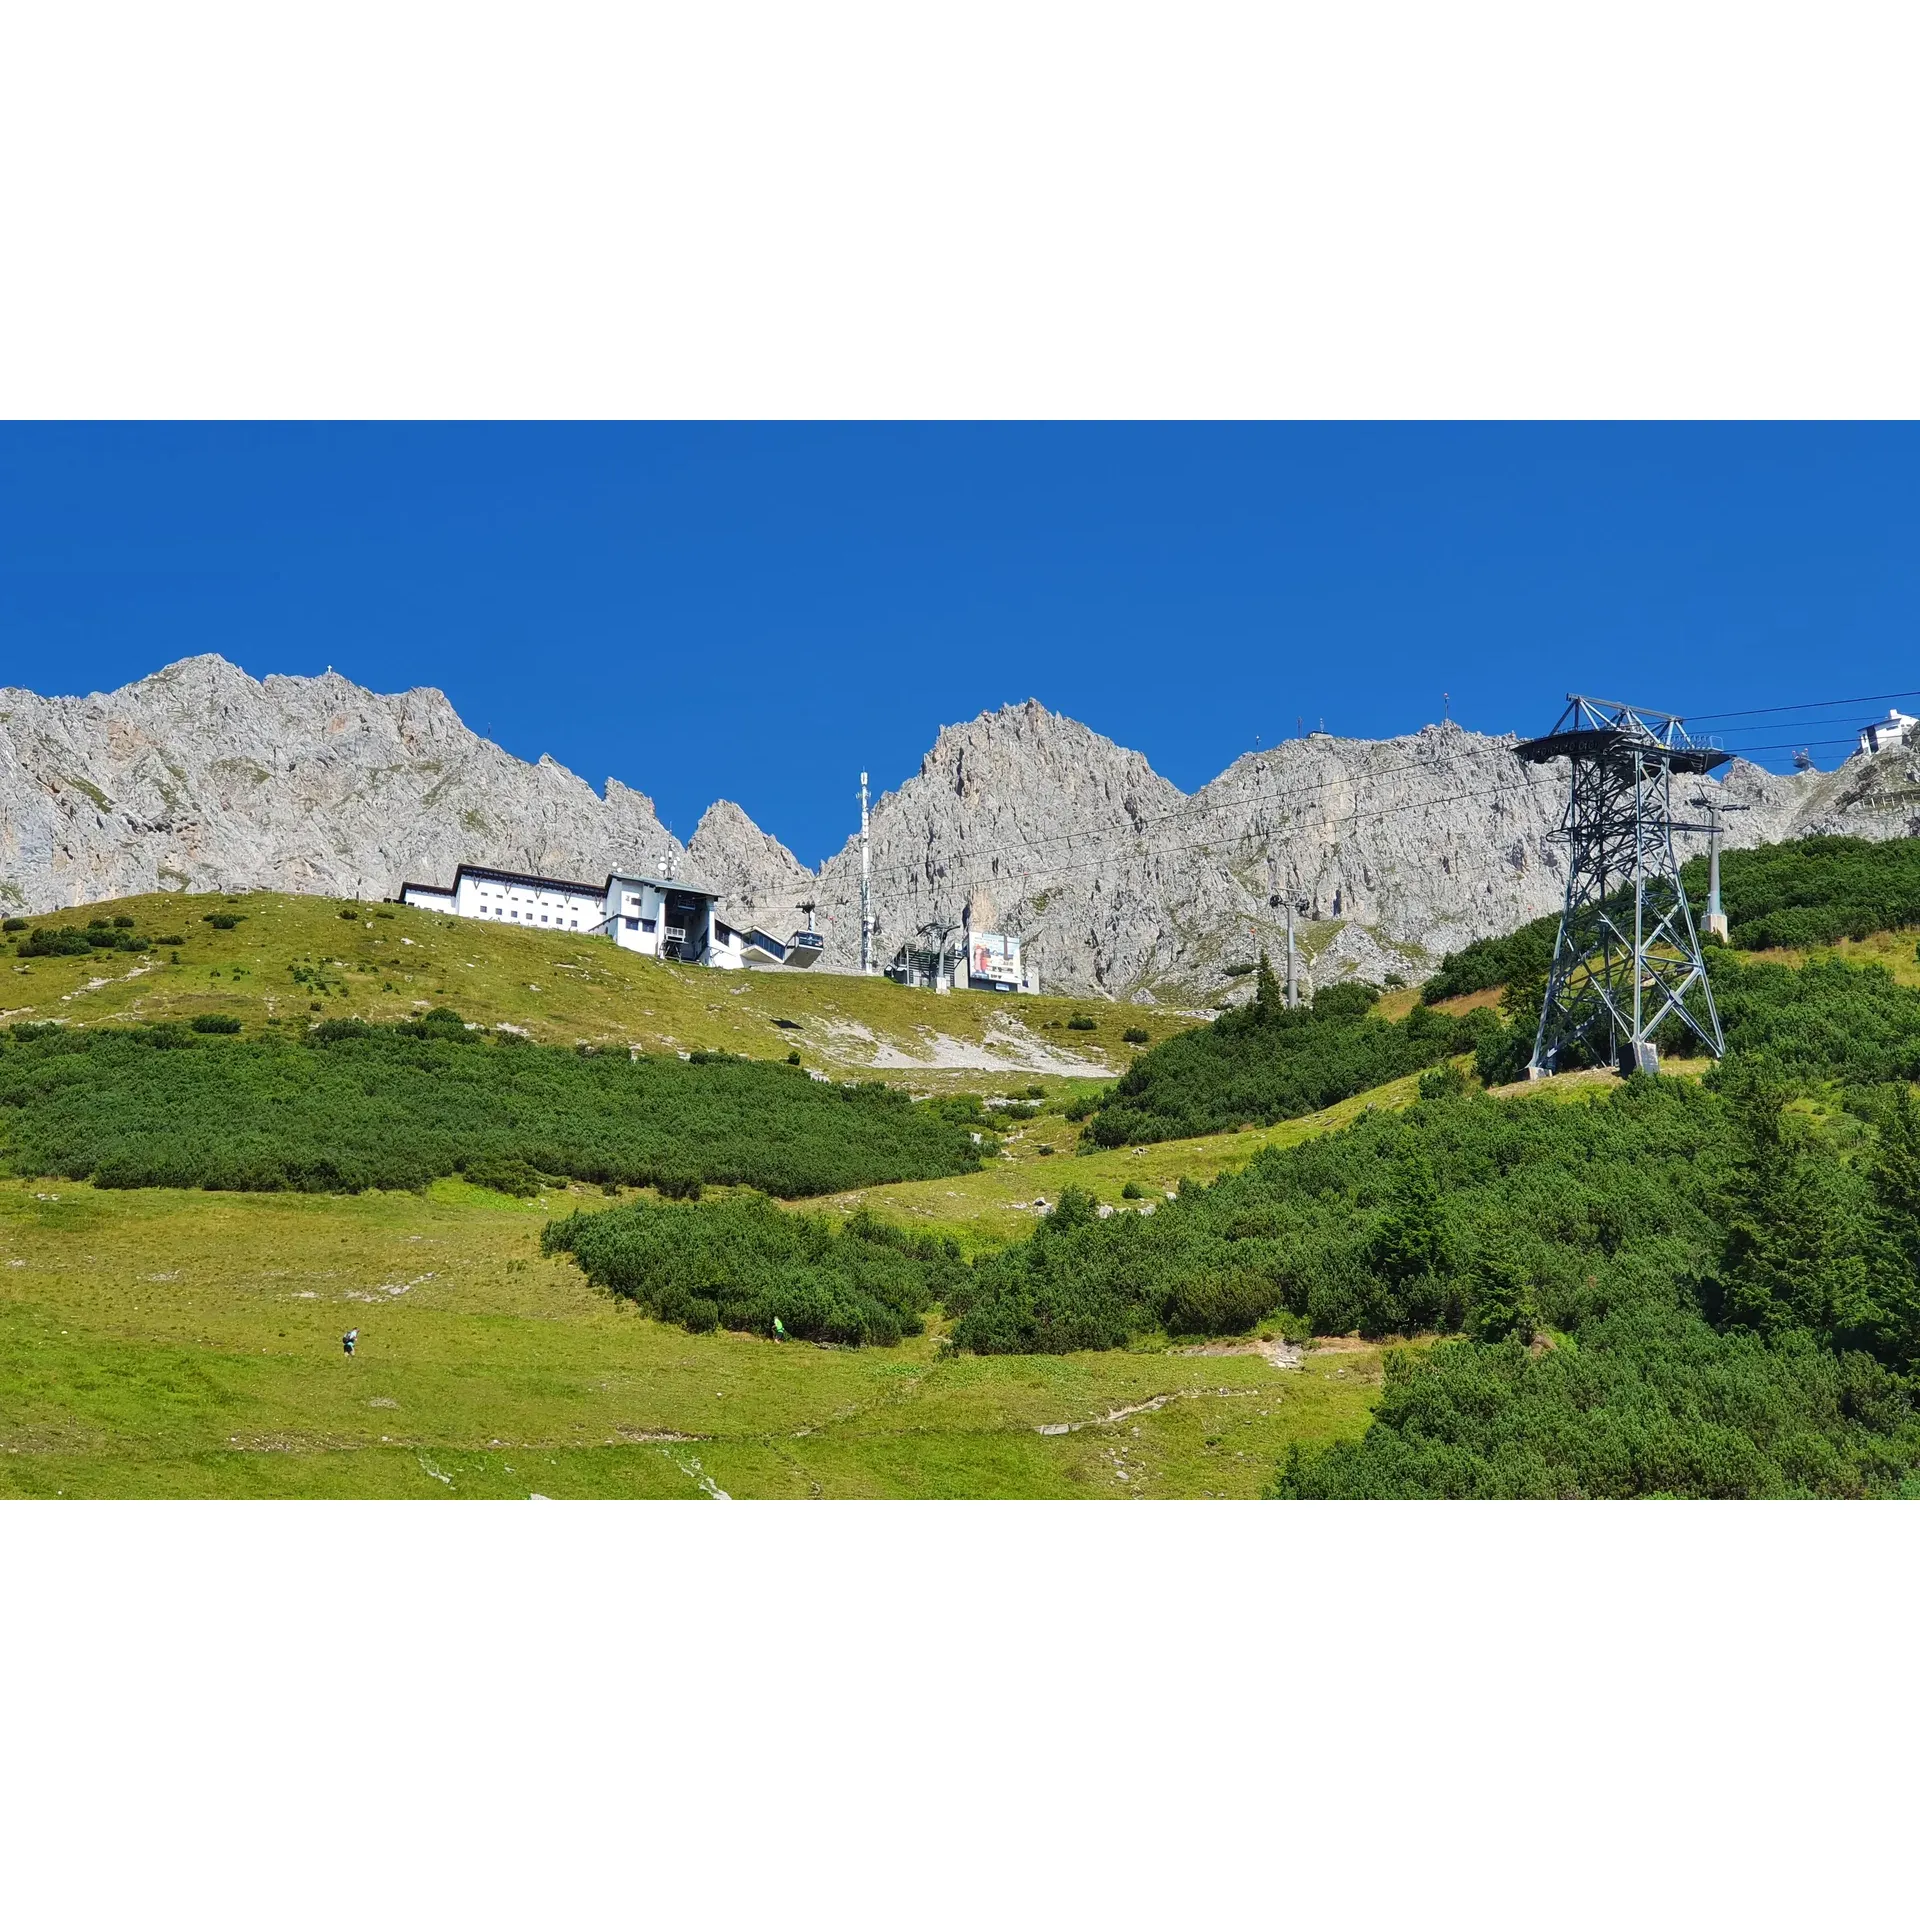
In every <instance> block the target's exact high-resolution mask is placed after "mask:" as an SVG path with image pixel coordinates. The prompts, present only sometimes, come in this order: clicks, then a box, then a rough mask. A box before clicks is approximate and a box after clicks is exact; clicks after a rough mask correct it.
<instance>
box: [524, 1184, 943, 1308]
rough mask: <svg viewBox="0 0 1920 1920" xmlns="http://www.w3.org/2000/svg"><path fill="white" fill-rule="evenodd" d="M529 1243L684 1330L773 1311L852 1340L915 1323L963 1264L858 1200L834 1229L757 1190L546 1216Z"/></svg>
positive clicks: (939, 1244) (937, 1243) (938, 1244)
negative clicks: (536, 1242)
mask: <svg viewBox="0 0 1920 1920" xmlns="http://www.w3.org/2000/svg"><path fill="white" fill-rule="evenodd" d="M540 1245H541V1248H542V1250H543V1251H544V1252H547V1253H570V1254H572V1255H573V1257H574V1258H575V1259H576V1260H578V1261H579V1263H580V1265H581V1266H582V1267H583V1268H584V1269H585V1270H586V1272H587V1274H588V1276H589V1277H590V1278H591V1279H592V1281H593V1282H594V1284H595V1285H596V1286H602V1287H606V1288H608V1289H609V1290H611V1291H612V1292H615V1293H618V1294H621V1295H624V1296H625V1297H626V1298H627V1299H630V1300H633V1301H636V1302H637V1303H638V1304H639V1305H641V1306H643V1307H645V1308H646V1309H647V1311H648V1312H649V1313H651V1314H653V1315H655V1316H656V1317H657V1318H659V1319H662V1320H669V1321H674V1322H676V1323H678V1324H679V1325H681V1326H683V1327H686V1328H687V1329H688V1330H689V1331H690V1332H695V1333H702V1332H709V1331H711V1330H712V1329H713V1328H715V1327H728V1328H732V1329H734V1330H736V1331H739V1332H752V1333H761V1334H771V1333H772V1332H773V1331H774V1322H775V1320H776V1319H777V1320H778V1321H779V1322H780V1323H781V1325H782V1327H783V1328H784V1329H785V1331H786V1332H787V1333H789V1334H791V1335H793V1336H794V1337H796V1338H798V1339H802V1340H823V1341H833V1342H836V1343H839V1344H845V1345H855V1346H860V1345H867V1346H892V1345H894V1344H895V1343H897V1342H898V1341H899V1340H900V1338H901V1337H902V1336H903V1335H905V1334H909V1333H918V1332H919V1331H920V1330H921V1326H922V1323H923V1320H924V1317H925V1315H926V1312H927V1309H928V1308H929V1307H931V1306H932V1305H933V1303H934V1301H935V1300H937V1299H938V1298H939V1297H940V1296H941V1295H942V1294H943V1293H946V1292H948V1291H949V1290H950V1289H952V1288H953V1287H954V1286H955V1285H956V1284H957V1283H958V1281H959V1279H960V1277H961V1276H962V1275H963V1274H964V1272H965V1265H964V1262H963V1261H962V1260H961V1258H960V1253H959V1250H958V1248H957V1247H955V1246H954V1244H953V1243H952V1242H951V1241H939V1240H933V1239H929V1238H926V1237H924V1236H922V1235H917V1234H907V1233H903V1232H901V1231H899V1230H898V1229H897V1228H894V1227H889V1226H886V1225H884V1224H882V1223H881V1222H879V1221H877V1220H875V1219H874V1218H873V1217H872V1216H871V1215H870V1214H868V1213H867V1212H865V1211H864V1210H862V1211H861V1212H859V1213H856V1214H855V1215H854V1216H853V1218H852V1219H851V1220H849V1221H848V1222H847V1224H846V1225H845V1226H844V1227H842V1228H837V1229H836V1228H834V1227H831V1226H829V1225H828V1224H827V1222H825V1221H823V1220H819V1219H815V1218H814V1217H812V1216H811V1215H807V1214H798V1213H789V1212H786V1211H784V1210H783V1209H781V1208H779V1207H776V1206H774V1205H773V1204H772V1202H771V1201H769V1200H767V1199H765V1198H764V1197H763V1196H761V1195H759V1194H744V1195H738V1196H735V1197H733V1198H731V1199H728V1200H722V1201H715V1202H709V1203H708V1204H706V1205H704V1206H698V1207H683V1206H669V1205H664V1204H661V1203H658V1202H650V1201H645V1200H642V1201H637V1202H635V1203H634V1204H632V1205H630V1206H625V1207H618V1208H610V1209H608V1210H607V1211H606V1212H603V1213H574V1214H570V1215H568V1216H567V1217H566V1218H565V1219H561V1220H554V1221H551V1222H549V1223H548V1225H547V1228H546V1230H545V1232H544V1233H543V1234H542V1235H541V1237H540Z"/></svg>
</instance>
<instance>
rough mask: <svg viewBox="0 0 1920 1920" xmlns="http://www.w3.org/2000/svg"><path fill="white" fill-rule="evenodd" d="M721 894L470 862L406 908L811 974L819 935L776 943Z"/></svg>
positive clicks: (403, 895) (672, 878)
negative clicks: (742, 919)
mask: <svg viewBox="0 0 1920 1920" xmlns="http://www.w3.org/2000/svg"><path fill="white" fill-rule="evenodd" d="M719 898H720V896H719V894H718V893H717V892H716V891H715V890H714V889H713V888H712V887H708V886H703V885H702V884H701V883H700V882H699V881H697V880H695V879H692V878H690V877H688V876H686V875H675V874H674V873H672V872H671V871H669V870H667V869H661V870H659V871H656V872H653V873H610V874H608V875H607V877H606V880H605V882H604V884H602V885H600V886H594V885H591V884H590V883H588V882H586V881H582V880H555V879H552V878H550V877H548V876H546V875H544V874H537V873H512V872H509V871H507V870H506V869H505V868H501V867H475V866H468V865H467V864H465V863H464V862H463V863H462V864H461V865H460V866H459V867H457V868H455V870H454V875H453V884H452V886H450V887H435V886H428V885H425V884H423V883H422V882H419V881H414V880H410V881H408V882H407V884H406V885H405V886H403V887H402V888H401V889H400V903H401V905H402V906H408V907H425V908H427V909H428V910H429V911H431V912H435V913H451V914H453V915H455V916H457V917H458V918H459V919H462V920H490V921H492V922H493V923H494V924H495V925H497V926H518V927H544V928H546V929H547V930H548V931H549V932H550V933H595V934H601V935H603V936H605V937H606V938H608V939H610V940H612V941H613V942H614V943H615V945H617V946H622V947H625V948H626V949H627V950H628V952H630V953H649V954H654V955H657V956H658V957H659V958H660V959H663V960H682V961H685V962H687V963H688V964H689V965H692V966H706V967H810V966H812V965H813V963H814V962H815V961H816V960H817V959H819V957H820V950H821V948H822V947H823V946H824V945H825V944H826V943H825V941H824V939H823V938H822V936H821V935H819V934H817V933H811V932H807V933H795V934H791V935H789V937H788V938H787V939H785V940H778V939H775V938H774V936H773V935H771V934H768V933H763V932H762V931H761V930H760V929H759V928H758V927H748V928H745V929H741V928H738V927H732V926H729V925H728V924H727V923H726V922H725V921H724V920H721V919H719V918H717V917H716V915H715V913H714V906H715V903H716V902H717V901H718V900H719Z"/></svg>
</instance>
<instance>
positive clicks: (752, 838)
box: [687, 800, 814, 933]
mask: <svg viewBox="0 0 1920 1920" xmlns="http://www.w3.org/2000/svg"><path fill="white" fill-rule="evenodd" d="M687 852H688V855H689V856H690V858H691V859H692V860H693V863H694V864H695V866H697V867H698V868H699V870H700V871H701V872H702V873H703V874H705V875H706V876H707V880H708V884H709V885H711V886H715V887H718V888H719V889H720V895H721V898H720V911H721V913H722V914H723V915H725V916H726V917H728V918H729V919H733V920H744V921H746V922H749V923H751V924H756V925H757V924H763V923H764V922H765V921H766V920H768V919H769V918H774V919H779V918H781V917H782V916H783V915H790V914H791V913H792V912H794V911H797V909H798V906H799V903H800V902H801V901H803V900H807V899H809V898H811V897H812V893H813V886H814V875H813V870H812V869H811V868H810V867H806V866H803V865H802V864H801V863H800V861H799V860H798V859H796V858H795V856H794V855H793V854H792V853H791V852H790V851H789V850H788V849H787V848H786V847H784V846H782V845H781V844H780V842H779V841H778V840H776V839H775V838H774V837H773V835H772V834H770V833H764V832H762V831H761V829H760V828H759V827H757V826H756V825H755V824H754V823H753V821H752V820H751V819H750V818H749V817H748V815H747V814H746V812H745V810H744V809H742V808H740V807H737V806H736V805H735V804H734V803H733V802H732V801H731V800H716V801H715V802H714V803H713V805H712V806H710V807H709V808H708V809H707V810H706V812H705V813H703V814H702V815H701V816H700V824H699V825H698V826H697V827H695V828H694V830H693V838H692V839H691V840H689V841H688V842H687ZM768 931H769V932H776V931H777V932H782V933H784V932H785V931H786V929H785V927H784V926H782V927H780V928H777V929H776V928H773V927H769V928H768Z"/></svg>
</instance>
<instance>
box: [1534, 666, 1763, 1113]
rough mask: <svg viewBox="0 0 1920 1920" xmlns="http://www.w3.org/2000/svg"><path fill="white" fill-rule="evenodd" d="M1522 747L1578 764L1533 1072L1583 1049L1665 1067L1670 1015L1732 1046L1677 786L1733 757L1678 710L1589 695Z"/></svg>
mask: <svg viewBox="0 0 1920 1920" xmlns="http://www.w3.org/2000/svg"><path fill="white" fill-rule="evenodd" d="M1514 752H1516V753H1517V754H1518V755H1519V756H1520V758H1521V759H1522V760H1532V761H1537V762H1545V761H1548V760H1565V761H1566V762H1567V764H1568V768H1569V771H1570V772H1571V774H1572V787H1571V790H1570V791H1569V793H1568V795H1567V811H1566V815H1565V817H1564V818H1563V819H1562V821H1561V823H1560V828H1559V831H1558V832H1557V833H1555V834H1554V835H1553V836H1552V837H1553V838H1554V839H1555V840H1557V841H1560V842H1562V843H1563V844H1564V845H1565V846H1566V848H1567V895H1566V904H1565V906H1564V907H1563V908H1562V909H1561V913H1560V932H1559V935H1558V937H1557V938H1556V940H1555V941H1554V948H1553V970H1552V971H1551V972H1550V973H1549V974H1548V976H1547V994H1546V999H1545V1000H1544V1001H1543V1002H1542V1004H1541V1007H1540V1030H1539V1033H1538V1035H1537V1036H1536V1038H1535V1040H1534V1043H1533V1059H1532V1061H1531V1063H1530V1064H1529V1066H1528V1068H1527V1073H1528V1076H1529V1078H1532V1079H1539V1078H1541V1077H1543V1076H1544V1075H1547V1074H1550V1073H1552V1072H1553V1070H1554V1063H1555V1062H1556V1060H1558V1058H1559V1057H1560V1055H1561V1053H1562V1052H1563V1051H1565V1050H1566V1049H1568V1048H1571V1047H1574V1046H1578V1045H1584V1046H1585V1047H1586V1048H1587V1050H1588V1051H1589V1052H1590V1053H1591V1054H1593V1055H1594V1056H1595V1057H1596V1058H1598V1059H1601V1060H1604V1061H1606V1062H1607V1063H1608V1064H1610V1065H1613V1066H1618V1067H1620V1068H1622V1069H1623V1070H1624V1071H1626V1072H1629V1073H1631V1072H1641V1073H1654V1072H1657V1071H1658V1070H1659V1063H1660V1056H1659V1051H1658V1049H1657V1048H1656V1046H1655V1045H1654V1039H1653V1036H1654V1034H1655V1033H1656V1032H1657V1031H1658V1030H1659V1027H1660V1023H1661V1022H1662V1021H1663V1020H1665V1019H1666V1018H1667V1017H1668V1016H1669V1015H1672V1016H1673V1017H1674V1018H1675V1019H1677V1020H1679V1021H1681V1022H1682V1023H1683V1024H1684V1025H1685V1026H1687V1027H1689V1028H1691V1029H1692V1031H1693V1032H1694V1033H1695V1034H1696V1035H1697V1036H1698V1037H1699V1039H1700V1040H1701V1041H1702V1042H1703V1043H1704V1044H1705V1045H1706V1046H1707V1047H1708V1048H1709V1049H1710V1050H1711V1052H1712V1053H1713V1055H1714V1057H1715V1058H1716V1059H1718V1058H1719V1056H1720V1055H1721V1054H1722V1053H1723V1052H1725V1050H1726V1043H1725V1041H1724V1040H1723V1038H1722V1037H1721V1033H1720V1015H1719V1014H1718V1012H1717V1011H1716V1010H1715V1008H1714V1004H1713V990H1712V988H1711V987H1709V985H1708V984H1707V969H1706V965H1705V963H1704V962H1703V961H1702V959H1701V957H1700V936H1699V935H1698V933H1696V932H1695V930H1694V925H1693V913H1692V910H1691V909H1690V908H1689V907H1688V905H1687V896H1686V892H1685V890H1684V889H1683V888H1682V887H1681V885H1680V862H1679V859H1678V858H1677V856H1676V855H1675V853H1674V849H1673V836H1674V834H1675V832H1676V831H1678V832H1685V831H1687V830H1688V829H1687V827H1686V826H1685V825H1683V824H1682V823H1680V822H1677V821H1676V820H1675V819H1674V817H1673V801H1672V793H1671V788H1672V783H1673V776H1674V775H1675V774H1676V773H1706V772H1707V771H1709V770H1710V769H1711V768H1714V767H1717V766H1721V765H1723V764H1724V763H1725V762H1726V761H1727V760H1728V759H1730V758H1731V756H1730V755H1728V754H1725V753H1721V752H1718V751H1717V750H1715V749H1712V748H1707V747H1696V746H1695V745H1694V744H1693V742H1692V741H1691V740H1689V739H1688V738H1687V731H1686V728H1685V727H1684V726H1682V725H1681V723H1680V721H1679V720H1678V718H1676V717H1675V716H1674V715H1673V714H1670V713H1659V712H1656V711H1655V710H1654V709H1653V708H1651V707H1630V706H1627V705H1625V704H1624V703H1623V702H1620V701H1615V700H1593V699H1589V698H1588V697H1587V696H1586V695H1584V694H1577V693H1576V694H1569V695H1568V696H1567V710H1566V712H1565V713H1563V714H1562V715H1561V716H1560V719H1559V722H1558V724H1557V725H1556V726H1555V727H1554V729H1553V731H1552V732H1551V733H1548V734H1543V735H1542V736H1541V737H1540V738H1539V739H1538V740H1523V741H1522V742H1521V743H1520V745H1519V746H1517V747H1516V748H1515V749H1514ZM1629 889H1631V893H1630V894H1629ZM1689 996H1692V998H1693V1000H1694V1002H1695V1006H1689V1005H1688V998H1689ZM1696 1007H1697V1011H1696Z"/></svg>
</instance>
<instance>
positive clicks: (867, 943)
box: [860, 773, 873, 973]
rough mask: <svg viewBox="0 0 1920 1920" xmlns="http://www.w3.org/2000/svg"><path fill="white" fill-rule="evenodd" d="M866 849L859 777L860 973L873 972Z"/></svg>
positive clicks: (862, 782) (864, 797)
mask: <svg viewBox="0 0 1920 1920" xmlns="http://www.w3.org/2000/svg"><path fill="white" fill-rule="evenodd" d="M871 874H872V867H871V859H870V855H869V852H868V847H867V776H866V775H865V773H862V774H861V776H860V971H861V972H862V973H871V972H872V971H873V887H872V879H871Z"/></svg>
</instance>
